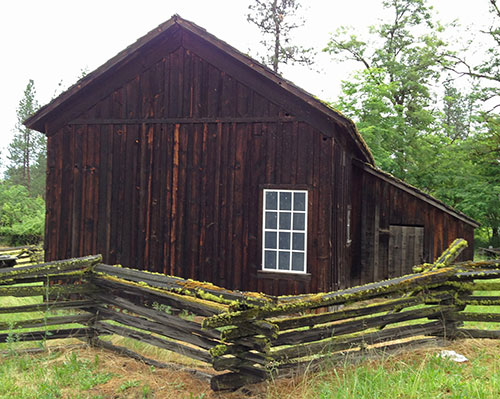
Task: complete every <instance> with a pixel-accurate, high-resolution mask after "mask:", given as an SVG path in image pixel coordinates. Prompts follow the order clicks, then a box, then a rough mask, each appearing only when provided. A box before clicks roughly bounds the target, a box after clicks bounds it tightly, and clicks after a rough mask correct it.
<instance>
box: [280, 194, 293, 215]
mask: <svg viewBox="0 0 500 399" xmlns="http://www.w3.org/2000/svg"><path fill="white" fill-rule="evenodd" d="M280 209H282V210H285V211H289V210H291V209H292V193H290V192H281V193H280Z"/></svg>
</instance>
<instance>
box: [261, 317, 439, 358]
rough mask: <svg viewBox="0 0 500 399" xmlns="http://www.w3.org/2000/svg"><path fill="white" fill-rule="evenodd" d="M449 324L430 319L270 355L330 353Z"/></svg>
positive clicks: (429, 332)
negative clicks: (425, 321) (426, 321)
mask: <svg viewBox="0 0 500 399" xmlns="http://www.w3.org/2000/svg"><path fill="white" fill-rule="evenodd" d="M448 325H449V324H448V323H443V322H442V321H432V322H430V323H424V324H413V325H408V326H402V327H393V328H388V329H385V330H378V331H374V332H371V333H364V334H357V335H354V336H352V337H349V336H348V337H333V338H329V339H325V340H322V341H320V342H311V343H305V344H300V345H295V346H291V347H288V348H283V349H277V350H274V351H271V353H270V356H271V357H272V358H273V359H275V360H277V361H285V360H286V359H295V358H301V357H305V356H311V355H313V354H314V355H319V354H322V353H332V352H336V351H340V350H346V349H352V348H354V347H357V346H360V345H361V346H365V345H375V344H379V343H382V342H388V341H397V340H400V339H404V338H409V337H416V336H420V335H436V334H438V333H442V332H443V330H445V329H446V328H447V326H448Z"/></svg>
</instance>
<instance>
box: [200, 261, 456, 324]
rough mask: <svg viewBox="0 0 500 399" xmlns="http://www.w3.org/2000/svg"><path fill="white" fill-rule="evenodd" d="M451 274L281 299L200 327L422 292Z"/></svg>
mask: <svg viewBox="0 0 500 399" xmlns="http://www.w3.org/2000/svg"><path fill="white" fill-rule="evenodd" d="M451 275H453V269H452V268H444V269H440V270H437V271H432V272H426V273H420V274H412V275H407V276H403V277H398V278H395V279H391V280H385V281H381V282H376V283H370V284H366V285H362V286H358V287H353V288H348V289H345V290H340V291H334V292H330V293H326V294H314V295H307V296H304V297H301V300H298V299H297V297H280V298H279V303H278V305H276V306H270V305H266V306H262V307H260V308H252V309H248V310H245V311H238V312H232V313H224V314H220V315H216V316H213V317H210V318H207V319H205V320H204V321H203V327H206V328H215V327H222V326H228V325H237V324H240V323H242V322H248V321H251V320H257V319H265V318H269V317H274V316H281V315H286V314H293V313H299V312H301V311H305V310H309V309H317V308H321V307H326V306H331V305H340V304H345V303H352V302H355V301H361V300H367V299H372V298H375V297H380V296H385V295H387V294H391V293H395V292H401V293H403V292H407V291H408V290H412V291H417V290H422V289H424V288H429V287H430V286H434V285H436V286H439V285H442V284H443V283H444V282H446V281H447V280H448V278H449V277H450V276H451Z"/></svg>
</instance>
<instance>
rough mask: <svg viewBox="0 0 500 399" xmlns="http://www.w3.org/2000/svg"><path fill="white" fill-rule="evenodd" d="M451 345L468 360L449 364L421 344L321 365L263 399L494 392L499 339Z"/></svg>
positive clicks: (499, 393) (498, 379) (498, 389)
mask: <svg viewBox="0 0 500 399" xmlns="http://www.w3.org/2000/svg"><path fill="white" fill-rule="evenodd" d="M451 348H452V349H454V350H455V351H457V352H459V353H462V354H465V355H466V356H467V357H468V358H469V361H468V362H466V363H455V362H453V361H451V360H448V359H443V358H441V357H439V356H438V355H437V354H438V353H439V352H440V350H441V349H437V348H436V349H427V350H421V351H415V352H411V353H405V354H402V355H399V356H391V357H387V358H383V359H379V360H367V361H364V362H361V363H360V364H357V365H352V364H340V365H338V364H337V365H325V366H324V367H323V369H322V371H320V372H316V373H310V374H308V375H307V374H306V375H305V376H300V377H297V378H293V379H289V380H284V381H280V380H278V381H276V382H275V384H272V385H270V386H269V388H268V391H267V395H266V397H267V398H268V399H288V398H299V397H300V398H306V399H308V398H311V399H312V398H315V399H316V398H319V399H333V398H335V399H344V398H346V399H347V398H357V399H358V398H359V399H363V398H367V399H368V398H369V399H373V398H415V399H416V398H418V399H424V398H429V399H431V398H432V399H434V398H457V399H458V398H484V399H489V398H491V399H494V398H498V397H500V357H499V356H498V351H499V350H500V343H499V342H495V341H489V340H483V341H480V340H463V341H457V342H456V343H454V344H452V346H451Z"/></svg>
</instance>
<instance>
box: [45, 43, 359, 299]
mask: <svg viewBox="0 0 500 399" xmlns="http://www.w3.org/2000/svg"><path fill="white" fill-rule="evenodd" d="M49 159H50V160H51V161H50V162H49V166H48V169H49V179H48V184H47V187H48V191H47V203H48V208H47V213H48V216H47V217H48V219H47V221H48V223H47V226H48V229H50V231H48V234H47V238H46V251H47V259H48V260H53V259H58V258H65V257H68V256H82V255H87V254H94V253H102V254H103V255H104V261H105V262H107V263H112V264H114V263H118V264H122V265H124V266H128V267H137V268H141V269H146V270H150V271H155V272H162V273H167V274H172V275H177V276H182V277H190V278H194V279H198V280H204V281H205V280H206V281H213V282H215V283H217V284H219V285H223V286H227V287H232V288H236V289H245V290H255V291H265V292H268V293H271V294H284V293H303V292H311V291H324V290H328V289H330V288H331V287H332V286H337V285H338V284H337V282H338V278H339V277H338V276H337V272H333V271H332V267H337V265H339V264H341V263H342V262H341V256H344V255H343V251H344V249H343V248H344V247H343V246H338V245H336V246H335V252H336V254H337V255H336V257H335V260H333V258H332V250H333V245H334V244H333V243H332V240H331V236H332V234H333V235H335V234H339V235H343V234H344V230H343V229H342V228H337V227H336V225H337V223H336V221H335V220H336V219H338V220H340V221H341V222H342V223H343V222H344V216H343V213H342V212H341V210H340V205H335V203H334V202H335V201H339V202H344V201H346V198H347V196H348V195H347V187H348V186H349V183H348V179H349V176H348V172H347V171H349V170H350V168H348V167H346V165H347V164H348V163H349V162H350V161H349V159H350V158H349V155H348V153H347V152H346V151H345V150H343V149H342V147H341V146H340V145H339V146H336V145H335V141H334V139H333V138H332V137H328V136H324V135H323V134H322V133H321V132H319V131H318V130H317V129H316V128H314V127H312V126H310V125H309V124H308V123H305V122H303V121H300V120H297V118H295V117H294V116H293V115H291V114H289V113H288V112H287V111H286V110H285V109H283V108H282V107H281V106H279V105H277V104H275V103H273V102H271V101H269V100H267V99H266V98H264V97H263V96H262V95H260V94H259V93H257V92H256V91H254V90H253V89H252V88H250V87H248V86H247V85H245V84H243V83H241V82H240V81H238V80H237V79H236V78H235V77H233V76H231V75H229V74H228V73H226V72H224V71H222V70H220V69H218V68H216V67H214V66H213V65H211V64H209V63H208V62H207V61H205V60H204V59H202V58H200V57H199V56H198V55H196V54H195V53H193V52H192V51H190V50H188V49H185V48H183V47H179V48H178V49H176V50H175V51H173V52H172V53H170V54H167V55H165V56H164V57H162V58H161V60H159V61H158V62H155V63H154V65H152V66H151V67H150V68H147V69H145V70H143V71H142V72H141V73H140V74H138V75H136V76H132V77H130V78H129V79H127V82H126V84H124V85H123V86H122V87H119V88H117V89H116V90H114V91H113V92H112V93H111V94H110V95H108V96H106V97H104V98H102V99H100V100H99V101H98V102H97V103H96V104H95V105H93V106H92V107H90V108H89V109H88V111H86V112H85V113H83V114H82V115H80V116H78V118H77V120H75V121H73V122H71V123H70V124H68V125H67V126H65V127H64V128H62V129H59V130H58V131H57V132H56V133H55V134H52V135H50V137H49ZM333 159H336V161H335V162H333V161H332V160H333ZM335 181H342V182H344V184H343V185H336V187H339V188H338V189H336V190H333V186H334V182H335ZM270 185H271V186H274V187H283V188H290V187H296V186H300V187H305V188H307V189H308V190H309V206H308V212H309V231H310V234H309V242H308V273H309V275H308V276H301V277H298V278H297V277H296V275H284V274H280V275H279V276H276V275H273V274H272V273H262V272H259V271H260V269H261V230H260V229H261V227H260V223H261V217H262V216H261V212H262V209H261V206H262V204H261V195H262V189H263V188H264V187H266V186H270ZM54 188H56V190H54ZM61 189H62V192H58V191H57V190H61Z"/></svg>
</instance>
